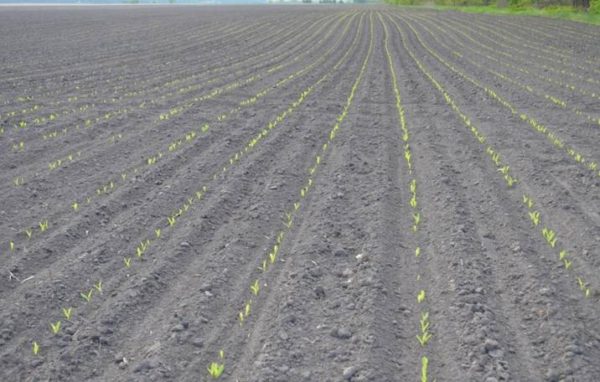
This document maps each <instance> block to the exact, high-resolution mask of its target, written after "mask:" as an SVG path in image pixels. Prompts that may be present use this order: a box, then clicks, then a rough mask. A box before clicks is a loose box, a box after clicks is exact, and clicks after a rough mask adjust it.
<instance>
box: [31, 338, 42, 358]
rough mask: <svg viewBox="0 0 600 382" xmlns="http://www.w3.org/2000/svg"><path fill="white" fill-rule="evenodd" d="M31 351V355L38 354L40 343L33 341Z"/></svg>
mask: <svg viewBox="0 0 600 382" xmlns="http://www.w3.org/2000/svg"><path fill="white" fill-rule="evenodd" d="M32 351H33V355H38V354H39V352H40V344H38V343H37V342H35V341H33V347H32Z"/></svg>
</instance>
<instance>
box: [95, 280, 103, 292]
mask: <svg viewBox="0 0 600 382" xmlns="http://www.w3.org/2000/svg"><path fill="white" fill-rule="evenodd" d="M94 288H96V290H97V291H98V292H100V293H102V281H98V282H97V283H96V284H94Z"/></svg>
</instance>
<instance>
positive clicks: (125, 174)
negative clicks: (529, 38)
mask: <svg viewBox="0 0 600 382" xmlns="http://www.w3.org/2000/svg"><path fill="white" fill-rule="evenodd" d="M340 21H341V20H340ZM350 25H351V22H348V23H347V24H346V26H345V28H344V30H343V31H342V33H341V34H340V35H339V36H338V37H337V40H336V42H335V43H334V44H333V45H332V46H331V47H330V48H329V49H328V50H327V51H326V53H325V54H323V55H322V56H321V57H320V58H319V59H317V60H315V61H313V62H312V63H311V64H310V65H307V66H305V67H302V68H301V69H299V70H298V71H296V72H295V73H292V74H290V75H288V76H286V77H284V78H282V79H280V80H279V81H278V82H277V83H276V84H275V85H274V86H267V87H265V88H263V89H262V90H260V91H258V92H257V93H256V94H254V95H252V96H250V97H248V98H246V99H244V100H242V101H241V102H239V104H238V106H237V107H236V108H233V109H232V110H230V111H229V112H227V113H222V114H219V115H218V116H215V120H216V122H223V121H225V120H227V119H229V118H230V117H231V116H233V115H234V114H236V113H239V112H240V111H241V109H242V108H243V107H248V106H251V105H254V104H255V103H256V102H257V101H258V100H259V99H261V98H263V97H265V96H267V95H268V94H269V93H270V92H272V91H274V90H277V89H280V88H282V87H283V86H285V85H286V84H288V83H289V82H291V81H292V80H295V79H297V78H301V77H302V76H304V75H306V74H307V73H309V72H310V71H311V70H312V69H314V68H315V67H318V65H320V64H321V63H322V62H324V61H325V60H326V59H327V58H328V57H329V56H330V55H331V54H332V53H333V52H334V51H335V49H336V48H337V47H338V46H339V43H340V41H341V40H342V38H343V36H344V35H345V34H346V33H347V31H348V29H349V27H350ZM334 30H335V29H331V30H330V31H329V33H327V34H326V35H325V36H322V38H321V40H320V41H319V42H317V43H316V44H314V45H313V49H317V48H319V47H320V46H321V45H322V41H326V40H327V39H328V37H329V35H330V34H331V33H332V32H333V31H334ZM317 32H318V31H317ZM313 49H311V50H307V51H305V52H304V53H303V55H302V56H304V55H308V54H310V53H311V52H312V50H313ZM213 126H215V125H214V124H211V123H204V124H202V125H201V126H199V127H198V128H197V129H194V130H189V131H187V132H185V133H184V134H182V135H181V136H180V137H179V138H176V139H174V140H173V141H171V143H169V144H168V147H165V148H164V149H165V150H164V151H163V150H160V151H158V152H156V153H155V154H152V155H150V156H148V157H146V158H145V159H143V160H142V161H141V162H140V163H138V164H136V165H133V166H129V167H128V168H126V169H123V170H121V171H118V174H119V175H118V176H117V177H114V178H113V179H108V180H106V181H104V182H102V184H101V185H100V186H99V187H98V188H96V190H95V191H94V193H93V194H90V195H88V196H85V197H82V198H81V199H80V200H76V201H72V202H69V203H68V206H66V207H65V208H64V211H63V212H64V213H68V212H71V213H73V212H79V211H80V209H81V208H83V207H85V206H88V205H90V204H91V202H92V201H93V199H94V198H97V197H100V196H104V195H107V194H109V193H112V192H114V191H115V190H116V188H117V187H118V186H119V185H122V184H124V183H125V182H127V181H128V180H129V179H131V177H132V175H136V174H138V173H141V172H142V171H143V170H144V169H145V168H151V167H152V166H154V165H156V164H157V163H158V162H159V161H162V160H165V159H167V157H168V156H170V155H173V154H175V153H176V152H177V151H178V150H180V149H181V148H183V147H184V146H185V145H189V144H192V143H193V142H194V141H196V140H197V139H199V138H200V137H202V136H203V135H205V134H206V133H207V132H208V131H209V130H210V129H211V127H213ZM216 126H219V125H216ZM17 181H18V182H17ZM22 182H23V179H22V177H19V178H16V181H15V183H20V184H22ZM45 221H46V222H47V221H48V220H47V219H45ZM34 227H35V226H34ZM21 232H24V233H27V232H32V233H34V234H36V236H37V234H41V233H44V232H46V230H44V231H42V230H37V229H35V228H25V229H23V230H21ZM19 238H21V241H22V242H23V243H24V242H25V241H27V242H28V241H30V240H31V239H32V235H31V234H26V235H22V234H21V233H19V234H18V235H17V237H15V238H13V239H11V240H9V243H8V246H9V247H10V250H11V252H14V251H15V248H18V247H16V246H15V243H18V242H19Z"/></svg>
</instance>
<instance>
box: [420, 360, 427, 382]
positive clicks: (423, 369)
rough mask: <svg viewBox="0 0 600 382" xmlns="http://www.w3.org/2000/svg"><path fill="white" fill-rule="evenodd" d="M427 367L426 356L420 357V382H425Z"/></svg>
mask: <svg viewBox="0 0 600 382" xmlns="http://www.w3.org/2000/svg"><path fill="white" fill-rule="evenodd" d="M428 367H429V359H427V357H426V356H423V357H421V382H427V380H428V378H427V368H428Z"/></svg>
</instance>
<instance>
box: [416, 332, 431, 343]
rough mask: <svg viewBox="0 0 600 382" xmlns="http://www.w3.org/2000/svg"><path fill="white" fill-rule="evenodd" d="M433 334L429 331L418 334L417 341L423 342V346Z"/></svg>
mask: <svg viewBox="0 0 600 382" xmlns="http://www.w3.org/2000/svg"><path fill="white" fill-rule="evenodd" d="M431 337H432V335H431V334H430V333H428V332H425V333H423V334H419V335H417V341H419V343H420V344H421V346H425V345H427V342H429V340H430V339H431Z"/></svg>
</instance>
